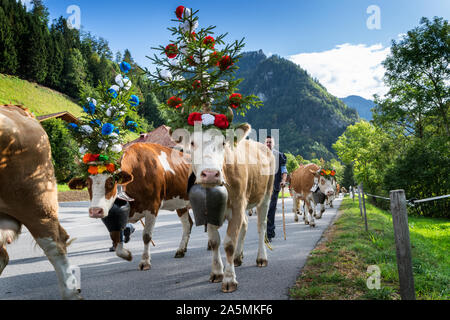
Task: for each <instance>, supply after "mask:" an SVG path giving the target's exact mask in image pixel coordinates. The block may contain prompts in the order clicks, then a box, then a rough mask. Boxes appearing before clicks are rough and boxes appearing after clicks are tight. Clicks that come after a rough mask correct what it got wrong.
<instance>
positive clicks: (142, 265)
mask: <svg viewBox="0 0 450 320" xmlns="http://www.w3.org/2000/svg"><path fill="white" fill-rule="evenodd" d="M151 268H152V265H151V264H150V262H148V261H141V263H139V270H141V271H148V270H150V269H151Z"/></svg>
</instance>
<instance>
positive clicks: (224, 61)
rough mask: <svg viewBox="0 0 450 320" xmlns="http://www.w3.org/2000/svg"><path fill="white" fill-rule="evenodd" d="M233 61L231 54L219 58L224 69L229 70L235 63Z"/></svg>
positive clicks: (220, 65)
mask: <svg viewBox="0 0 450 320" xmlns="http://www.w3.org/2000/svg"><path fill="white" fill-rule="evenodd" d="M233 64H234V63H233V61H232V60H231V57H230V56H224V57H222V58H221V59H220V60H219V68H220V70H222V71H225V70H227V69H228V68H230V67H231V66H232V65H233Z"/></svg>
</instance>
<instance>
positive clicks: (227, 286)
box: [222, 281, 238, 293]
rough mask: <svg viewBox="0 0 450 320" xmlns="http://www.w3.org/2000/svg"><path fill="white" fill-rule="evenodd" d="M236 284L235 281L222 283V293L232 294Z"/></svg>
mask: <svg viewBox="0 0 450 320" xmlns="http://www.w3.org/2000/svg"><path fill="white" fill-rule="evenodd" d="M237 286H238V283H237V282H236V281H230V282H223V283H222V292H224V293H232V292H235V291H236V290H237Z"/></svg>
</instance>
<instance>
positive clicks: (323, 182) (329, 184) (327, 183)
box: [310, 169, 336, 198]
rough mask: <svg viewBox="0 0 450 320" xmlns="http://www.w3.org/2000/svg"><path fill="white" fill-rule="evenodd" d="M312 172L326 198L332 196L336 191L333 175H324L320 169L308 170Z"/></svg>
mask: <svg viewBox="0 0 450 320" xmlns="http://www.w3.org/2000/svg"><path fill="white" fill-rule="evenodd" d="M310 171H311V173H312V174H314V176H315V179H314V180H316V182H317V183H318V184H319V188H320V191H321V192H322V193H323V194H324V195H326V196H327V197H328V198H331V197H333V196H334V193H335V192H336V187H335V186H336V179H335V178H334V177H330V176H327V177H324V176H322V175H321V174H320V173H321V171H322V169H320V170H318V171H313V170H310Z"/></svg>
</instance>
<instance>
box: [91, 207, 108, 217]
mask: <svg viewBox="0 0 450 320" xmlns="http://www.w3.org/2000/svg"><path fill="white" fill-rule="evenodd" d="M89 216H90V217H91V218H94V219H102V218H103V217H104V216H105V214H104V212H103V209H102V208H90V209H89Z"/></svg>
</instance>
